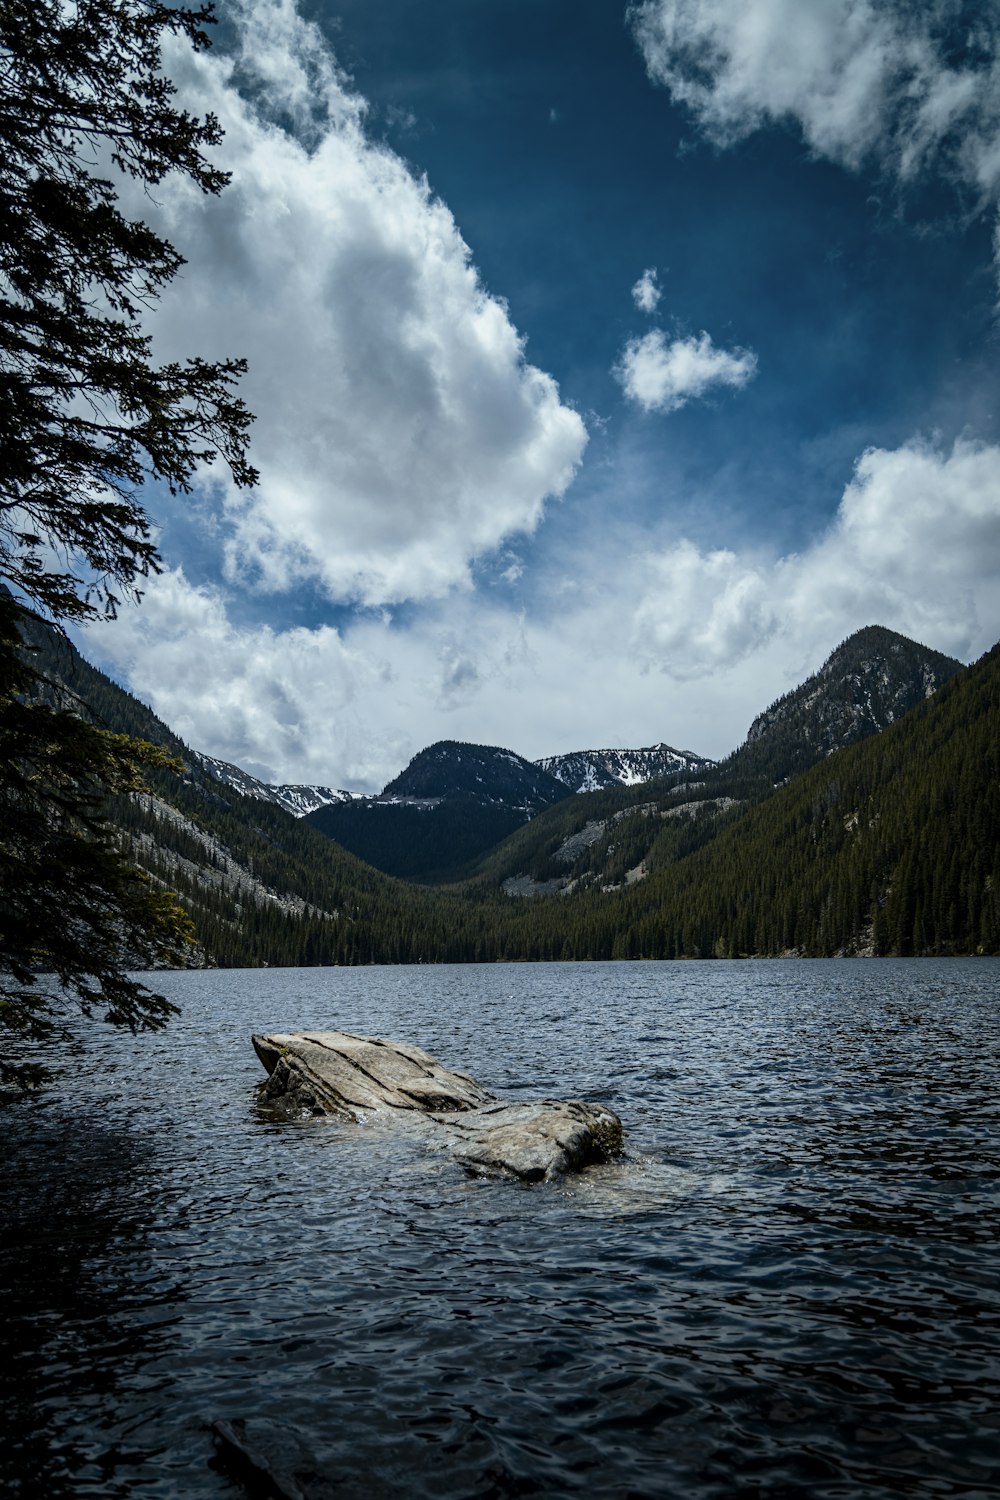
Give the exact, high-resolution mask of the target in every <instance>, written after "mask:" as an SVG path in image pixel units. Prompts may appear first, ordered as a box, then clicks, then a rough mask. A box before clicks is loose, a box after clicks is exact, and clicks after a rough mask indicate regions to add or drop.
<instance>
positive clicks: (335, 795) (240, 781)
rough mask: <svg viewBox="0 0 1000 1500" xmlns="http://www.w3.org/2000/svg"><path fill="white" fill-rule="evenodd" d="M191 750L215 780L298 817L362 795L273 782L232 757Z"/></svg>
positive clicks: (243, 794)
mask: <svg viewBox="0 0 1000 1500" xmlns="http://www.w3.org/2000/svg"><path fill="white" fill-rule="evenodd" d="M191 753H192V755H193V757H194V759H195V760H196V761H197V762H198V764H199V765H200V766H201V767H202V769H203V770H205V771H207V772H208V774H209V776H211V777H212V778H213V780H215V781H220V782H221V783H222V785H223V786H228V787H231V788H232V790H233V791H234V792H239V793H240V795H241V796H242V797H256V798H257V799H258V800H259V801H261V802H273V803H274V804H275V805H276V806H277V807H283V808H284V809H285V811H286V812H290V813H291V814H292V816H293V817H296V818H303V817H305V815H306V813H310V812H315V811H316V809H317V807H327V806H329V805H330V803H333V802H353V801H354V800H355V799H356V798H357V797H358V795H359V794H358V793H356V792H344V791H338V790H335V789H334V788H333V787H329V786H299V785H288V786H272V785H271V784H270V782H267V781H259V780H258V779H257V777H256V776H251V775H250V772H249V771H244V770H243V769H242V767H241V766H234V765H233V764H232V762H231V761H228V760H216V759H215V757H214V756H213V755H203V754H202V753H201V751H200V750H193V751H192V752H191Z"/></svg>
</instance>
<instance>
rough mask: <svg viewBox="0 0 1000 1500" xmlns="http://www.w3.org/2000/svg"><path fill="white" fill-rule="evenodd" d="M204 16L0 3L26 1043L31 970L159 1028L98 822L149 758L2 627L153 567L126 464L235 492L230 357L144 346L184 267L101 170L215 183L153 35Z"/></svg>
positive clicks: (9, 716) (41, 1019)
mask: <svg viewBox="0 0 1000 1500" xmlns="http://www.w3.org/2000/svg"><path fill="white" fill-rule="evenodd" d="M213 19H214V18H213V15H212V11H211V8H210V7H203V8H201V9H198V10H191V9H185V8H182V7H177V8H175V7H172V6H169V5H164V4H159V3H157V0H70V3H68V4H67V3H65V0H0V580H2V581H5V582H6V585H7V586H8V589H9V591H10V592H7V593H5V595H4V596H3V606H2V618H0V801H2V807H3V814H4V824H3V827H2V829H0V920H2V929H0V938H2V947H0V1023H2V1024H4V1025H6V1026H7V1027H12V1028H13V1029H14V1030H16V1031H19V1032H22V1033H24V1032H27V1033H28V1034H31V1035H38V1034H39V1033H40V1032H42V1031H44V1029H45V1025H46V1021H45V1008H46V1006H45V1000H44V986H42V985H40V984H38V983H37V982H36V980H37V975H38V972H39V971H40V970H41V969H48V970H51V971H52V972H53V973H54V974H55V976H56V977H57V980H58V983H59V985H60V986H61V987H62V988H63V989H64V990H65V991H67V992H69V993H71V994H75V995H76V997H77V999H78V1000H79V1001H80V1003H81V1004H82V1005H83V1006H84V1008H85V1009H90V1008H91V1007H93V1006H94V1005H98V1004H99V1005H102V1006H105V1007H106V1014H107V1016H108V1018H109V1019H110V1020H112V1021H116V1022H120V1023H124V1024H127V1025H131V1026H133V1027H136V1026H151V1025H159V1024H161V1023H162V1021H163V1019H164V1017H165V1015H166V1014H167V1012H168V1009H169V1007H167V1006H166V1003H165V1002H164V1001H162V1000H161V999H159V998H158V997H156V996H152V995H151V994H150V993H149V992H148V991H145V990H143V988H142V987H141V986H134V985H131V984H130V982H129V981H128V980H127V979H126V977H125V968H126V966H127V964H128V963H129V962H134V960H135V958H136V956H137V955H140V956H141V955H146V956H147V957H149V958H153V957H156V956H161V957H162V956H164V955H165V954H166V953H168V952H174V951H176V945H177V943H178V942H179V941H181V939H182V938H183V933H184V923H183V921H182V919H181V916H180V912H179V910H178V908H176V906H175V905H173V906H172V905H171V903H170V902H169V899H168V898H163V897H160V896H157V895H155V894H154V893H153V892H152V890H151V889H150V888H149V887H148V885H146V884H144V883H143V882H142V881H141V880H140V879H139V877H138V876H137V875H136V874H135V872H134V871H133V870H132V869H131V868H130V867H129V866H128V864H127V862H125V861H124V859H123V857H122V856H121V854H120V853H118V852H117V850H116V847H115V844H114V841H113V839H112V837H111V835H110V834H109V832H108V830H107V828H106V827H105V825H104V824H103V822H102V820H101V817H100V815H99V806H100V802H101V799H102V797H103V796H104V795H106V794H107V793H109V792H122V791H126V790H129V789H131V788H133V787H135V786H136V785H138V784H139V775H140V771H141V768H142V766H143V765H144V764H148V763H149V762H150V761H151V760H157V759H158V760H159V761H161V762H162V760H163V757H162V756H159V757H157V756H154V755H152V754H151V752H150V750H149V747H145V748H144V747H143V746H142V745H140V744H139V743H138V742H129V741H127V740H123V739H119V738H116V737H111V736H102V734H101V733H100V731H98V730H95V729H93V728H91V727H89V726H87V725H85V724H83V723H82V722H81V721H80V719H79V718H77V717H75V716H74V715H73V714H72V713H71V712H70V711H69V710H68V709H66V708H51V707H46V706H44V705H42V704H41V703H39V702H37V701H36V702H32V701H31V700H32V699H33V698H34V699H36V700H37V699H38V698H39V697H41V696H43V694H42V692H41V684H40V683H39V681H38V679H37V677H35V678H34V680H33V674H32V671H31V668H30V665H26V659H25V657H24V655H23V652H22V651H21V650H20V649H19V645H18V632H17V620H18V616H20V618H21V620H22V621H23V620H24V619H26V618H27V616H28V613H29V611H31V610H35V611H38V612H40V613H41V615H42V616H44V617H46V618H48V619H50V620H54V621H57V622H58V621H62V620H83V619H87V618H91V617H93V616H95V615H96V614H99V613H101V612H105V613H111V614H113V613H114V611H115V608H116V607H117V605H118V604H119V603H120V601H121V598H122V597H123V596H128V595H137V594H138V592H139V586H140V584H141V580H142V578H143V577H145V576H147V575H148V574H149V572H150V570H155V569H156V567H157V566H158V561H157V554H156V548H155V544H154V542H153V540H152V536H151V531H150V523H149V519H148V517H147V515H146V513H145V510H144V508H143V504H142V501H141V489H142V486H143V484H144V483H145V482H146V481H147V480H148V479H151V478H152V479H158V480H160V481H161V482H164V483H165V484H166V485H167V486H168V487H169V488H170V489H171V490H172V491H175V492H176V491H185V490H187V489H189V488H190V485H191V483H192V479H193V476H194V473H195V470H196V468H197V467H198V466H199V465H200V464H202V463H205V462H211V461H212V460H213V459H215V458H216V457H221V458H222V459H223V460H224V461H225V462H226V463H227V464H228V466H229V468H230V470H231V472H232V474H233V477H234V479H235V481H236V483H237V484H240V485H246V484H251V483H253V482H254V480H255V478H256V475H255V473H254V471H253V469H252V468H251V466H250V464H249V462H248V459H247V442H248V428H249V424H250V422H251V420H252V419H251V416H250V413H249V412H248V411H247V410H246V408H245V407H244V405H243V403H242V402H241V401H240V400H239V399H238V397H237V396H236V394H235V386H236V383H237V382H238V380H239V377H240V375H241V374H242V373H243V369H244V365H243V362H242V361H240V360H238V359H229V360H223V361H221V362H219V363H215V364H212V363H208V362H206V361H204V360H202V359H199V358H191V359H189V360H187V361H184V362H171V363H165V364H157V363H156V362H155V360H154V358H153V353H152V347H151V342H150V339H149V336H148V335H147V334H146V333H145V332H144V330H143V322H142V320H143V316H144V312H145V309H146V308H147V307H148V306H149V305H151V304H152V303H153V302H155V300H156V298H157V296H158V294H159V293H160V291H161V289H162V288H163V287H164V286H165V285H166V284H167V283H168V282H169V281H170V279H171V278H172V277H173V276H174V275H175V274H176V272H177V270H178V269H179V267H180V266H181V264H182V263H183V262H182V258H181V256H180V254H179V253H178V251H177V250H176V249H175V248H174V247H173V246H172V245H171V244H170V243H169V242H167V241H166V240H164V239H162V238H161V237H160V236H159V235H157V234H156V233H154V231H153V230H152V229H151V228H150V227H149V226H148V225H147V224H145V223H144V222H142V221H141V220H135V219H131V218H129V217H128V216H127V215H126V214H125V213H123V212H122V210H121V207H120V201H119V194H118V191H117V189H116V187H115V182H114V181H113V180H112V179H113V178H115V177H117V178H118V180H119V181H121V180H122V179H124V178H132V179H135V180H136V181H137V182H138V183H140V184H142V185H143V186H144V187H146V188H155V186H156V185H157V184H158V183H159V182H161V181H162V180H163V179H164V178H165V177H166V176H167V175H168V173H170V172H174V171H177V172H180V173H182V174H183V175H185V176H186V177H188V178H189V179H191V180H192V181H193V182H194V183H195V184H196V185H197V186H198V187H199V188H201V190H202V191H203V192H206V193H213V194H214V193H218V192H219V191H220V190H221V189H222V188H223V187H224V185H225V183H226V180H227V179H226V174H225V173H223V172H221V171H220V170H219V169H218V168H217V167H215V166H214V165H212V163H211V162H210V161H209V159H208V157H207V156H206V154H205V153H206V151H207V150H208V149H209V148H211V147H213V146H215V145H216V144H218V142H219V140H220V138H221V132H220V128H219V125H218V122H217V121H216V120H215V119H214V118H212V117H211V116H207V117H205V118H203V119H199V118H197V117H194V116H192V115H190V114H189V113H187V112H186V111H185V110H182V109H180V108H178V107H177V104H176V99H175V94H176V90H175V88H174V86H173V84H172V83H171V81H170V80H169V79H168V78H166V77H165V76H164V75H163V73H162V71H161V66H160V62H161V57H160V51H161V42H162V41H163V39H164V38H165V37H167V36H169V35H178V36H181V37H186V38H187V39H188V41H189V42H190V43H191V45H192V46H194V47H195V48H199V49H200V48H203V47H205V46H207V45H208V40H207V35H206V32H205V29H204V28H205V26H206V24H207V23H209V22H210V21H212V20H213ZM98 164H102V165H98ZM32 847H34V848H36V849H37V850H38V851H40V853H39V859H38V862H37V868H33V867H32V865H31V859H30V850H31V849H32ZM61 903H65V910H66V912H67V913H71V914H72V916H71V919H67V920H65V921H61V920H60V918H59V910H60V905H61ZM10 1066H11V1067H14V1068H16V1067H17V1064H16V1062H12V1063H11V1064H10ZM22 1076H23V1073H22Z"/></svg>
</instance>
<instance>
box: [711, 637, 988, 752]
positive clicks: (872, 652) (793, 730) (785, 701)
mask: <svg viewBox="0 0 1000 1500" xmlns="http://www.w3.org/2000/svg"><path fill="white" fill-rule="evenodd" d="M962 670H963V666H962V663H961V662H960V661H957V660H956V659H955V658H954V657H951V656H945V655H944V654H943V653H942V652H940V651H934V650H932V649H931V648H930V647H929V646H922V645H920V644H919V643H918V642H917V641H911V640H909V639H908V638H907V637H906V636H905V635H899V634H898V633H897V632H896V631H894V630H889V629H887V628H886V627H885V626H884V625H867V626H865V627H864V628H863V629H862V630H856V631H855V632H854V634H853V635H850V636H848V637H847V639H846V640H845V641H842V642H841V643H840V645H839V646H837V647H836V649H835V650H833V651H832V652H831V653H830V655H829V656H828V657H827V659H826V661H825V662H824V663H823V665H822V666H821V667H820V669H819V671H818V672H814V673H813V675H812V676H811V677H807V678H806V680H805V682H803V683H800V685H799V686H798V687H797V688H793V689H792V691H791V692H788V693H785V694H784V695H783V696H782V697H781V698H777V699H776V700H775V701H774V702H773V703H772V704H771V705H770V706H769V707H768V708H766V709H765V710H764V712H763V713H760V714H758V715H757V717H756V718H755V719H754V721H753V723H752V724H751V725H750V728H749V730H748V732H747V738H746V743H745V744H744V746H743V748H742V749H741V750H739V751H737V752H736V753H737V755H738V756H740V757H741V758H744V759H745V758H746V756H747V752H748V751H750V750H752V749H756V751H757V752H758V758H759V755H760V753H761V752H763V751H764V750H765V749H766V752H767V755H768V757H769V759H770V767H771V769H772V770H773V771H774V773H775V776H776V777H780V778H784V777H787V776H791V775H794V774H796V773H797V772H798V771H800V770H803V769H804V768H805V766H806V765H807V764H811V763H812V762H813V761H815V760H817V759H822V757H823V756H824V755H829V754H830V753H831V751H833V750H838V749H840V748H841V747H842V746H843V745H850V744H853V743H854V742H855V741H857V740H862V739H865V738H866V737H867V736H868V735H871V734H877V733H879V731H880V730H883V729H885V728H887V727H888V726H889V725H890V724H892V723H894V722H895V721H896V720H897V719H899V718H902V716H903V714H905V713H907V712H908V711H909V710H910V709H911V708H914V707H916V705H917V704H918V703H920V702H922V701H923V699H925V698H929V697H930V696H931V694H932V693H935V692H936V691H937V689H938V688H939V687H940V686H941V685H942V683H945V682H947V681H948V679H949V678H950V677H954V675H955V673H956V672H960V671H962Z"/></svg>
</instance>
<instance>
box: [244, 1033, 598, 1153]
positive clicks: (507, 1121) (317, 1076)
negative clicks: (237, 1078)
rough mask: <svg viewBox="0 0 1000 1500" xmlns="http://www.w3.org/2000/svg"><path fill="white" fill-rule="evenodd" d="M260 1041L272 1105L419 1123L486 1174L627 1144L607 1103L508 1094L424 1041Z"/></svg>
mask: <svg viewBox="0 0 1000 1500" xmlns="http://www.w3.org/2000/svg"><path fill="white" fill-rule="evenodd" d="M253 1045H254V1048H255V1050H256V1053H257V1056H258V1057H259V1058H260V1060H261V1062H262V1063H263V1064H264V1067H265V1068H266V1069H267V1072H268V1074H269V1077H268V1079H267V1082H266V1083H264V1084H263V1085H262V1086H261V1096H260V1101H261V1103H262V1104H263V1105H264V1106H266V1107H267V1108H268V1109H269V1110H270V1111H271V1112H273V1113H276V1114H280V1115H283V1116H285V1117H286V1118H289V1119H295V1118H301V1117H302V1116H303V1115H309V1114H312V1115H336V1116H339V1117H340V1118H341V1119H344V1120H355V1121H357V1120H367V1119H369V1118H371V1117H373V1116H377V1117H381V1118H383V1119H395V1120H398V1121H400V1122H406V1123H409V1124H414V1125H419V1126H421V1127H422V1128H423V1129H424V1130H425V1132H426V1133H427V1136H428V1139H429V1140H430V1141H431V1142H432V1143H433V1144H436V1145H444V1146H447V1147H448V1148H449V1149H450V1150H451V1151H452V1152H453V1154H454V1155H455V1157H456V1158H457V1160H458V1161H460V1162H461V1163H462V1165H463V1166H464V1167H465V1168H466V1170H467V1171H469V1172H473V1173H476V1174H478V1175H495V1174H506V1175H511V1176H514V1177H517V1178H520V1179H521V1180H522V1181H523V1182H541V1181H547V1180H549V1179H551V1178H553V1177H558V1176H559V1175H560V1173H562V1172H567V1171H572V1170H575V1169H577V1168H579V1167H585V1166H588V1165H589V1164H590V1163H591V1162H600V1161H608V1160H609V1159H610V1158H611V1157H613V1156H614V1155H616V1154H617V1152H619V1151H620V1150H621V1148H622V1141H623V1133H622V1124H621V1121H620V1120H619V1118H618V1116H617V1115H616V1114H615V1113H614V1112H613V1111H612V1110H610V1109H608V1108H607V1106H606V1105H603V1104H591V1103H588V1102H586V1101H584V1100H569V1101H559V1100H552V1099H543V1100H541V1101H539V1102H538V1103H535V1104H523V1103H510V1102H505V1101H504V1100H501V1099H497V1098H495V1097H494V1096H493V1095H492V1094H490V1093H488V1092H487V1090H486V1089H484V1088H482V1087H481V1086H480V1085H479V1084H478V1083H476V1082H475V1080H474V1079H472V1078H470V1077H469V1076H468V1074H466V1073H453V1072H450V1071H449V1070H448V1069H447V1068H443V1067H442V1066H441V1064H440V1063H439V1062H437V1061H436V1060H435V1059H434V1058H433V1057H431V1056H430V1054H429V1053H427V1052H424V1051H422V1050H421V1048H419V1047H411V1046H408V1045H406V1044H404V1043H400V1042H387V1041H383V1040H382V1039H381V1038H379V1037H372V1036H355V1035H353V1034H352V1033H351V1032H347V1031H303V1032H289V1033H281V1034H277V1035H273V1036H255V1037H254V1038H253Z"/></svg>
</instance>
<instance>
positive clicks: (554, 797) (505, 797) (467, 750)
mask: <svg viewBox="0 0 1000 1500" xmlns="http://www.w3.org/2000/svg"><path fill="white" fill-rule="evenodd" d="M566 795H567V792H566V787H565V786H564V785H563V783H562V782H561V781H559V780H558V779H557V778H556V777H554V776H552V775H550V774H549V772H548V771H546V770H545V769H544V768H542V767H540V766H539V765H537V764H536V763H533V762H532V761H530V760H525V759H524V757H523V756H521V755H515V754H514V752H513V750H502V749H500V747H499V746H497V745H466V744H463V743H461V741H459V740H438V741H437V743H436V744H433V745H428V747H427V749H426V750H421V751H420V752H419V753H418V754H417V755H415V756H414V757H413V759H412V760H411V761H410V764H409V765H408V766H407V767H406V770H405V771H401V772H400V774H399V775H398V776H397V777H396V778H395V779H394V780H393V781H390V782H389V784H388V786H386V787H385V788H383V791H382V794H381V797H380V798H379V799H378V800H379V801H388V800H392V801H396V802H400V801H406V800H410V799H424V798H434V799H439V798H451V797H460V796H470V797H475V798H476V799H477V800H478V801H480V802H484V803H490V804H493V805H497V806H504V807H509V808H511V809H512V810H514V811H515V812H520V813H523V814H524V816H525V817H526V818H530V817H533V816H534V814H535V813H537V812H541V810H542V808H543V807H549V806H551V804H552V803H553V802H558V801H559V800H560V799H561V798H563V797H565V796H566Z"/></svg>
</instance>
